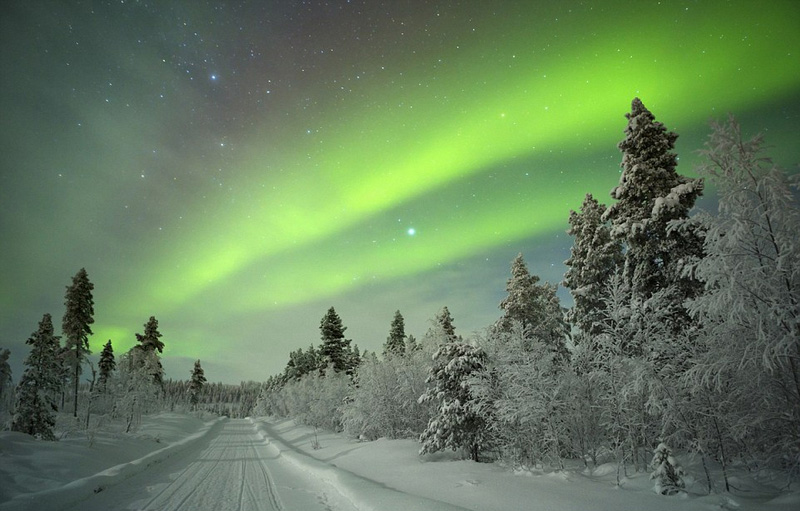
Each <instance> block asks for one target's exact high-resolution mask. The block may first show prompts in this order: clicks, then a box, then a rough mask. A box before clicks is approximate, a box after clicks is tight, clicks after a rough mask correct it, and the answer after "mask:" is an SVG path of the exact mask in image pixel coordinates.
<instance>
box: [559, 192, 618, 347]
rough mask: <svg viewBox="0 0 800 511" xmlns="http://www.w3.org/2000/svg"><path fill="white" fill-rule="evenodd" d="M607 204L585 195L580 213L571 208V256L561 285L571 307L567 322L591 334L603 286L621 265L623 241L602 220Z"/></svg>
mask: <svg viewBox="0 0 800 511" xmlns="http://www.w3.org/2000/svg"><path fill="white" fill-rule="evenodd" d="M605 211H606V206H605V205H603V204H601V203H600V202H598V201H597V200H596V199H595V198H594V197H592V195H591V194H587V195H586V198H585V199H584V201H583V204H582V205H581V210H580V212H576V211H570V213H569V226H570V227H569V229H568V230H567V234H569V235H570V236H573V237H574V241H573V244H572V249H571V250H570V257H569V259H567V260H566V261H564V264H565V265H566V266H567V271H566V272H565V273H564V281H563V285H564V287H566V288H567V289H569V290H570V294H571V295H572V299H573V301H574V304H575V305H574V306H573V308H572V309H570V311H569V313H568V319H569V321H570V323H572V324H574V325H577V326H578V327H579V328H580V329H581V331H582V332H584V333H586V334H588V335H590V336H594V335H597V334H598V333H600V331H601V329H602V325H601V324H600V321H601V316H602V310H603V303H604V299H603V296H604V294H605V289H606V286H607V284H608V282H609V280H610V279H611V277H612V276H613V275H614V272H615V271H616V270H617V268H618V267H619V266H620V265H621V264H622V255H623V254H622V244H621V243H620V241H619V240H615V239H612V238H611V229H610V226H609V224H608V222H604V221H603V214H604V213H605Z"/></svg>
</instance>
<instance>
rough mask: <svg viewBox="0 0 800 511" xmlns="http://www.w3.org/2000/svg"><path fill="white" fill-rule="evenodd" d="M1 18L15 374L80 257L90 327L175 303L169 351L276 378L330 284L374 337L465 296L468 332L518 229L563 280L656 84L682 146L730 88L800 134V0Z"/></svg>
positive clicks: (240, 373)
mask: <svg viewBox="0 0 800 511" xmlns="http://www.w3.org/2000/svg"><path fill="white" fill-rule="evenodd" d="M0 38H1V40H2V85H1V86H0V90H2V96H1V97H2V114H0V123H2V142H1V143H2V147H1V148H0V158H2V159H1V160H0V162H1V163H0V165H1V167H0V215H1V216H0V240H2V242H1V243H2V244H1V245H0V268H2V271H0V347H8V348H10V349H11V350H12V367H13V370H14V377H15V379H18V378H19V376H20V374H21V362H22V359H23V358H24V356H25V354H26V353H27V347H26V346H25V345H24V341H25V339H27V337H28V336H29V335H30V333H31V332H33V331H34V330H35V329H36V327H37V322H38V321H39V320H40V319H41V317H42V314H43V313H45V312H50V313H52V314H53V317H54V323H55V324H56V325H57V328H58V327H60V324H61V320H60V318H61V316H62V315H63V312H64V306H63V301H64V291H65V286H67V285H68V284H69V283H70V282H71V278H72V276H73V275H74V274H75V273H76V272H77V271H78V270H79V269H80V268H81V267H85V268H86V270H87V272H88V274H89V278H90V280H91V281H92V282H93V283H94V284H95V291H94V297H95V320H96V324H95V325H94V332H95V334H94V336H93V337H92V338H91V344H92V349H93V350H94V351H95V352H96V353H97V352H99V351H100V348H101V346H102V345H103V344H104V343H105V342H106V341H107V340H108V339H111V340H112V342H113V344H114V346H115V348H116V351H117V355H120V354H121V353H122V352H123V351H124V350H127V349H128V348H129V347H130V346H132V345H133V343H134V342H135V337H134V333H135V332H142V330H143V324H144V323H145V322H146V321H147V319H148V318H149V317H150V316H151V315H155V316H156V318H158V320H159V323H160V330H161V332H162V334H163V338H162V340H163V341H164V343H165V345H166V347H165V352H164V357H165V367H166V369H167V377H170V378H188V376H189V372H190V370H191V368H192V361H193V360H195V359H197V358H200V359H201V361H202V364H203V367H204V368H205V370H206V376H207V377H208V378H209V380H210V381H226V382H232V383H235V382H239V381H241V380H250V379H253V380H264V379H266V377H267V376H269V375H270V374H275V373H278V372H280V371H281V370H282V368H283V367H284V365H285V363H286V361H287V359H288V352H289V351H291V350H294V349H296V348H298V347H307V346H308V345H309V344H311V343H314V344H318V343H319V321H320V319H321V318H322V316H323V315H324V314H325V311H326V310H327V309H328V308H329V307H330V306H334V307H335V308H336V310H337V311H338V313H339V315H340V316H341V318H342V321H343V323H344V325H345V326H347V327H348V330H347V336H348V338H351V339H353V341H354V342H355V343H357V344H358V345H359V346H360V347H361V348H362V349H365V348H366V349H368V350H380V349H381V345H382V344H383V342H384V341H385V340H386V336H387V335H388V331H389V325H390V322H391V320H392V317H393V315H394V311H395V310H397V309H400V310H401V312H402V313H403V315H404V316H405V317H406V330H407V333H412V334H414V335H416V336H417V337H421V336H422V335H423V334H424V332H425V330H426V329H427V328H428V321H429V319H430V318H431V317H432V316H433V315H434V314H435V313H436V312H437V311H438V310H439V309H440V308H441V307H442V306H443V305H447V306H448V307H449V309H450V310H451V312H452V314H453V316H454V318H455V325H456V328H457V330H458V331H459V332H460V333H461V334H463V335H467V334H469V333H470V332H472V331H474V330H477V329H479V328H482V327H484V326H486V325H488V324H490V323H491V322H493V321H494V320H495V319H497V317H499V312H500V311H499V309H498V308H497V305H498V303H499V302H500V300H501V299H502V298H503V296H504V293H505V282H506V279H507V278H508V275H509V265H510V262H511V260H512V259H513V258H514V256H515V255H516V254H517V253H518V252H522V253H523V254H524V256H525V259H526V261H527V262H528V265H529V267H530V270H531V272H532V273H535V274H538V275H539V276H541V277H542V279H543V280H547V281H551V282H559V281H560V280H561V275H562V274H563V272H564V270H565V267H564V266H563V261H564V260H565V259H566V258H567V257H568V255H569V247H570V244H571V239H570V238H569V236H567V235H566V234H565V233H564V231H565V229H566V228H567V218H568V215H569V211H570V209H576V208H578V207H579V206H580V204H581V202H582V200H583V197H584V195H585V194H586V193H587V192H591V193H593V194H595V196H596V197H598V198H599V199H600V200H601V201H603V202H608V201H609V200H610V199H609V195H608V192H609V190H610V189H611V188H612V187H613V186H614V185H615V184H616V182H617V180H618V179H619V172H620V169H619V162H620V160H621V155H620V153H619V151H618V150H617V148H616V144H617V143H618V142H619V141H620V140H621V139H622V137H623V133H622V132H623V129H624V128H625V125H626V120H625V118H624V114H625V113H626V112H628V111H629V110H630V103H631V100H632V99H633V98H634V97H635V96H638V97H641V98H642V100H643V101H644V103H645V105H646V106H647V107H648V108H649V109H650V110H651V111H652V112H653V113H654V114H655V115H656V118H657V119H658V120H660V121H662V122H664V123H665V124H666V126H667V127H668V128H669V129H671V130H673V131H676V132H677V133H678V134H679V135H680V138H679V140H678V146H677V150H678V152H679V155H680V156H681V160H680V161H681V164H680V166H679V171H680V172H682V173H685V174H690V175H694V170H693V169H694V166H695V165H696V163H697V161H698V159H697V157H696V155H695V154H694V152H695V151H696V150H697V149H699V148H701V147H702V144H703V141H704V139H705V137H706V136H707V134H708V127H707V123H708V120H709V119H710V118H712V117H713V118H718V119H722V118H724V117H725V116H726V115H727V113H728V112H731V113H734V114H735V115H736V116H737V118H738V119H739V120H740V121H741V123H742V124H743V127H744V130H745V131H746V132H747V133H756V132H764V133H765V135H766V137H767V142H768V143H769V144H770V145H772V146H774V150H773V151H772V155H773V156H774V157H775V158H776V160H778V161H779V162H780V163H781V164H782V165H784V166H785V167H787V168H791V169H793V171H796V164H797V162H800V149H798V143H797V142H798V138H797V137H798V135H797V133H798V128H799V127H800V2H796V1H791V0H790V1H785V2H778V1H774V2H753V1H730V2H728V1H702V2H700V1H698V2H694V1H680V2H678V1H669V0H662V1H661V2H658V1H651V0H646V1H644V0H632V1H596V2H592V1H580V2H578V1H567V0H560V1H558V2H550V1H547V2H544V1H542V2H540V1H534V0H528V1H519V2H502V1H500V2H489V1H474V2H458V1H450V2H445V1H442V2H435V1H429V2H428V1H421V0H415V1H389V2H387V1H361V0H353V1H329V2H317V1H309V2H297V1H252V2H202V1H194V0H185V1H175V2H169V1H163V2H159V1H152V2H137V1H115V2H99V1H94V2H90V1H86V2H79V1H69V2H66V1H65V2H53V1H35V2H33V1H7V2H3V6H2V7H0ZM707 195H710V197H709V198H707V199H705V200H704V202H703V205H704V206H708V207H711V208H713V192H712V191H709V193H707ZM560 295H561V296H562V298H564V299H565V303H569V302H568V293H566V292H564V291H563V290H562V291H561V292H560Z"/></svg>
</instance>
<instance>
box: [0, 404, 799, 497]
mask: <svg viewBox="0 0 800 511" xmlns="http://www.w3.org/2000/svg"><path fill="white" fill-rule="evenodd" d="M92 440H93V441H92V442H91V445H90V439H89V438H87V436H86V435H85V434H77V433H76V434H73V435H69V436H67V437H66V438H63V439H62V440H61V441H60V442H55V443H52V442H40V441H36V440H33V439H31V438H30V437H27V436H26V435H22V434H19V433H11V432H2V433H0V509H2V510H5V509H22V510H24V509H36V510H49V509H54V510H55V509H75V510H81V511H92V510H101V509H102V510H107V509H159V510H177V509H186V510H192V509H214V510H223V509H230V510H247V509H253V510H266V509H285V510H290V509H298V510H305V509H329V510H342V511H345V510H367V509H370V510H376V511H384V510H386V511H389V510H394V509H397V510H403V511H408V510H434V511H439V510H453V509H472V510H476V511H478V510H480V511H484V510H486V511H491V510H516V509H526V510H534V511H535V510H559V511H569V510H573V509H574V510H585V509H594V510H603V509H608V510H612V509H613V510H615V511H616V510H626V509H630V510H686V511H694V510H712V509H740V510H743V511H747V510H784V509H785V510H794V509H798V508H800V493H797V492H793V493H786V492H784V493H780V494H778V493H776V492H775V490H774V489H773V488H770V487H768V486H766V485H761V486H759V485H756V484H755V483H754V481H753V480H752V479H751V478H748V479H746V480H745V479H742V478H740V479H738V480H737V481H736V482H737V483H738V484H737V486H739V487H740V488H742V489H745V490H747V491H745V492H740V493H739V494H736V495H734V496H730V495H727V494H725V495H720V494H717V495H710V496H707V495H703V492H702V485H701V484H700V483H699V482H696V483H694V484H690V485H689V487H688V493H687V494H682V495H678V496H673V497H663V496H660V495H656V494H655V493H653V491H652V481H650V480H649V478H648V475H647V474H642V473H640V474H629V477H628V478H626V479H625V480H624V482H623V484H622V486H621V487H617V486H616V485H615V481H616V477H615V474H616V472H615V467H614V466H612V465H603V466H601V467H598V469H596V470H594V471H593V472H592V473H588V472H585V471H583V470H581V469H580V468H579V467H576V468H574V469H568V470H565V471H562V472H550V473H544V472H530V471H524V472H523V471H518V472H516V473H515V472H512V471H509V470H508V469H505V468H503V467H500V466H498V465H496V464H483V463H474V462H471V461H464V460H457V459H455V457H454V456H452V455H450V454H448V453H440V454H436V455H428V456H424V457H419V456H418V455H417V449H418V445H417V444H416V443H415V442H413V441H410V440H378V441H375V442H358V441H355V440H352V439H348V438H345V437H344V436H342V435H337V434H333V433H330V432H324V431H314V429H313V428H307V427H302V426H297V425H295V424H294V422H293V421H289V420H268V419H258V420H253V419H239V420H236V419H233V420H207V421H202V420H200V419H197V418H194V417H190V416H187V415H180V414H172V413H162V414H158V415H156V416H152V417H148V418H146V419H145V421H144V423H143V425H142V427H141V428H140V429H139V431H138V432H137V433H136V434H135V435H126V434H123V433H121V432H114V431H105V432H101V433H98V434H97V435H96V436H95V437H94V438H93V439H92ZM688 467H689V468H690V472H694V470H693V468H694V467H693V466H692V465H691V464H689V465H688ZM693 475H694V476H695V477H698V478H699V476H700V475H701V474H700V472H694V474H693Z"/></svg>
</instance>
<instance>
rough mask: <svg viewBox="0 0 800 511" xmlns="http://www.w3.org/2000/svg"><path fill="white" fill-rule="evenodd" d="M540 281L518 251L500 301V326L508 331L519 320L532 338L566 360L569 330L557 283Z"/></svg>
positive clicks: (525, 331) (525, 333) (523, 329)
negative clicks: (505, 294)
mask: <svg viewBox="0 0 800 511" xmlns="http://www.w3.org/2000/svg"><path fill="white" fill-rule="evenodd" d="M538 282H539V277H538V276H536V275H531V274H530V272H529V271H528V266H527V265H526V264H525V260H524V259H523V258H522V254H519V255H517V257H516V258H514V260H513V261H512V262H511V278H510V279H509V280H508V284H507V286H506V290H507V291H508V296H506V297H505V298H504V299H503V300H502V301H501V302H500V309H501V310H502V311H503V316H502V317H501V318H500V319H499V320H498V322H497V327H498V328H499V329H501V330H505V331H509V330H511V329H512V327H513V325H514V324H515V323H519V325H521V327H522V332H523V333H524V335H526V336H527V337H528V338H529V339H530V340H531V341H534V340H535V342H539V343H542V344H544V345H546V346H547V347H548V348H549V349H550V350H552V351H553V353H555V354H556V355H557V358H558V359H559V360H560V361H564V360H566V359H567V357H568V352H567V349H566V346H565V343H564V341H565V339H566V335H567V332H566V326H565V325H564V321H563V314H562V312H561V305H560V304H559V301H558V296H557V295H556V287H555V286H552V285H550V284H549V283H547V282H546V283H545V284H544V285H539V284H538Z"/></svg>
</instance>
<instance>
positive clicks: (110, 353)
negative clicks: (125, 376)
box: [97, 339, 117, 391]
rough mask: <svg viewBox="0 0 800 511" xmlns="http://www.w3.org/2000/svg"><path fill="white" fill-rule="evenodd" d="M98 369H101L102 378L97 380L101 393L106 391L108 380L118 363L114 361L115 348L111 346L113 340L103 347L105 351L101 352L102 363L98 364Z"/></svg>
mask: <svg viewBox="0 0 800 511" xmlns="http://www.w3.org/2000/svg"><path fill="white" fill-rule="evenodd" d="M97 367H98V368H99V369H100V376H99V377H98V379H97V384H98V386H99V387H100V390H101V391H105V390H106V385H107V384H108V379H109V378H110V377H111V373H112V372H113V371H114V369H115V368H116V367H117V362H116V361H115V360H114V348H113V347H112V346H111V339H109V340H108V342H107V343H106V344H105V346H103V351H101V352H100V361H99V362H98V363H97Z"/></svg>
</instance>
